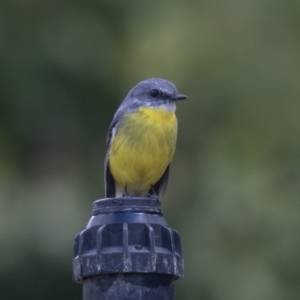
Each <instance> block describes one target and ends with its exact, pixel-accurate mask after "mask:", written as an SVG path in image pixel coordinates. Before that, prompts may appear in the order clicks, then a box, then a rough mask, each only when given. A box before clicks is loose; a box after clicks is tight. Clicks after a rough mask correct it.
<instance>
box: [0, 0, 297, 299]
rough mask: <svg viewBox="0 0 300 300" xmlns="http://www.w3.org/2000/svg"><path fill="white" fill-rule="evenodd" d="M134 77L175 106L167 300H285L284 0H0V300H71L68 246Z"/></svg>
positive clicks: (287, 59) (293, 187) (98, 181)
mask: <svg viewBox="0 0 300 300" xmlns="http://www.w3.org/2000/svg"><path fill="white" fill-rule="evenodd" d="M150 77H161V78H166V79H168V80H171V81H173V82H174V83H175V84H176V85H177V87H178V89H179V90H180V92H182V93H185V94H187V95H188V96H189V100H188V101H186V102H182V103H179V104H178V109H177V116H178V119H179V136H178V147H177V152H176V155H175V158H174V161H173V163H172V167H171V178H170V182H169V187H168V191H167V194H166V195H165V197H164V198H163V210H164V213H165V218H166V219H167V221H168V223H169V225H170V226H172V227H173V228H174V229H176V230H178V231H179V232H180V234H181V238H182V243H183V251H184V259H185V278H184V280H180V281H178V282H176V285H175V288H176V299H178V300H179V299H183V298H184V299H188V300H196V299H197V300H198V299H201V300H241V299H243V300H269V299H270V300H279V299H284V300H296V299H299V297H300V296H299V294H300V201H299V195H300V185H299V181H300V139H299V136H300V120H299V112H300V99H299V97H300V84H299V80H300V1H298V0H274V1H270V0H252V1H250V0H245V1H238V0H228V1H215V0H209V1H208V0H203V1H201V0H200V1H179V0H177V1H175V0H174V1H171V0H169V1H108V0H106V1H105V0H103V1H100V0H99V1H92V0H86V1H78V2H77V1H73V0H72V1H71V0H69V1H62V0H53V1H41V0H40V1H37V0H9V1H8V0H2V1H1V3H0V136H1V147H0V249H1V251H0V252H1V255H0V282H1V292H0V293H1V297H0V298H1V300H2V299H3V300H15V299H24V300H27V299H30V300H37V299H38V300H40V299H44V300H47V299H64V300H68V299H70V300H71V299H72V300H80V299H81V286H80V285H79V284H76V283H74V282H72V247H73V238H74V236H75V234H76V233H78V232H79V231H81V230H82V229H84V227H85V226H86V223H87V221H88V219H89V217H90V211H91V204H92V202H93V201H94V200H96V199H99V198H102V197H103V196H104V190H103V174H102V173H103V158H104V152H105V139H106V132H107V129H108V126H109V124H110V121H111V119H112V116H113V114H114V112H115V110H116V109H117V107H118V105H119V103H120V102H121V100H122V99H123V98H124V97H125V95H126V94H127V92H128V91H129V89H131V88H132V87H133V86H134V85H135V84H136V83H138V82H139V81H141V80H143V79H146V78H150Z"/></svg>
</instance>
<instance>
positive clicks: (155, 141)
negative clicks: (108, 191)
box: [109, 107, 177, 196]
mask: <svg viewBox="0 0 300 300" xmlns="http://www.w3.org/2000/svg"><path fill="white" fill-rule="evenodd" d="M176 137H177V119H176V116H175V114H174V112H169V111H167V110H165V109H164V108H148V107H143V108H140V109H139V110H138V111H136V112H134V113H129V114H127V115H125V116H124V118H123V120H122V124H121V126H119V128H118V130H117V132H116V135H115V137H114V139H113V141H112V143H111V146H110V158H109V166H110V170H111V173H112V175H113V177H114V179H115V182H116V187H117V194H122V193H123V192H124V190H125V186H126V185H127V192H128V193H131V192H134V193H135V195H137V196H144V195H145V194H147V192H148V190H149V189H150V187H151V185H154V184H155V183H156V182H157V181H158V180H159V179H160V178H161V176H162V175H163V173H164V172H165V170H166V168H167V166H168V165H169V163H170V161H171V160H172V157H173V155H174V151H175V146H176ZM117 196H120V195H117Z"/></svg>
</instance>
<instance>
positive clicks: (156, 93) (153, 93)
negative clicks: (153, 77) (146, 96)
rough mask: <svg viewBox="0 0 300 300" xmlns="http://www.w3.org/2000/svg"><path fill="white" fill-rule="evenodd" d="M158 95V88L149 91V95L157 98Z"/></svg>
mask: <svg viewBox="0 0 300 300" xmlns="http://www.w3.org/2000/svg"><path fill="white" fill-rule="evenodd" d="M158 95H159V91H158V90H151V91H150V96H151V97H152V98H157V97H158Z"/></svg>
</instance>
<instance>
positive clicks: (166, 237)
mask: <svg viewBox="0 0 300 300" xmlns="http://www.w3.org/2000/svg"><path fill="white" fill-rule="evenodd" d="M73 273H74V279H75V280H76V281H77V282H80V283H82V284H83V300H117V299H118V300H127V299H128V300H129V299H130V300H173V299H174V283H173V282H174V280H175V279H178V278H180V277H182V276H183V259H182V253H181V243H180V236H179V234H178V233H177V232H176V231H174V230H173V229H171V228H170V227H168V226H167V223H166V221H165V219H164V218H163V215H162V211H161V208H160V202H159V201H158V200H157V199H151V198H138V197H124V198H108V199H101V200H98V201H95V202H94V204H93V211H92V217H91V219H90V221H89V223H88V225H87V228H86V229H85V230H83V231H82V232H81V233H79V234H78V235H77V236H76V237H75V245H74V260H73Z"/></svg>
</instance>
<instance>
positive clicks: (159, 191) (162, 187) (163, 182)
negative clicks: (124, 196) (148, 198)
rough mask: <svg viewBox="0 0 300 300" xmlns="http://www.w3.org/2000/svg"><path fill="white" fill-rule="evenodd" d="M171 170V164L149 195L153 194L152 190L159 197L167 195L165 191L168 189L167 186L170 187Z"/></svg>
mask: <svg viewBox="0 0 300 300" xmlns="http://www.w3.org/2000/svg"><path fill="white" fill-rule="evenodd" d="M169 170H170V164H169V165H168V167H167V168H166V170H165V173H164V174H163V176H162V177H161V178H160V179H159V180H158V181H157V182H156V183H155V184H154V185H153V187H152V188H151V189H150V191H149V194H153V191H151V190H154V192H155V193H156V195H158V196H159V197H160V196H162V195H163V194H164V193H165V191H166V189H167V185H168V179H169Z"/></svg>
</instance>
